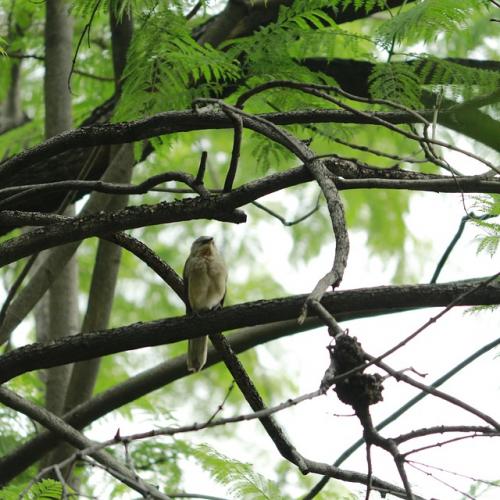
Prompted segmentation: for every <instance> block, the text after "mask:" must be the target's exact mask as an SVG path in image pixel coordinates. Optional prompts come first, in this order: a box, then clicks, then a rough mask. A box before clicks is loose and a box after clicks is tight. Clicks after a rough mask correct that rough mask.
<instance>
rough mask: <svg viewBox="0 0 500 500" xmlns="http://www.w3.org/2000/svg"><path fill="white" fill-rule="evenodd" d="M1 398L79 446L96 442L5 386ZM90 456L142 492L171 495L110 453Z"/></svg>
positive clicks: (84, 446)
mask: <svg viewBox="0 0 500 500" xmlns="http://www.w3.org/2000/svg"><path fill="white" fill-rule="evenodd" d="M0 401H1V402H2V403H3V404H4V405H6V406H8V407H10V408H13V409H14V410H16V411H19V412H21V413H23V414H25V415H27V416H28V417H29V418H31V419H33V420H35V421H36V422H38V423H40V424H41V425H43V426H44V427H46V428H47V429H50V430H51V431H52V432H54V433H56V434H58V435H59V436H61V437H63V439H65V440H67V441H68V442H69V443H71V444H72V445H73V446H75V447H76V448H78V449H84V448H92V447H93V446H94V445H95V442H94V441H91V440H90V439H87V438H86V437H85V436H84V435H83V434H81V433H80V432H78V431H77V430H76V429H74V428H73V427H71V426H70V425H68V424H67V423H66V422H64V420H62V419H61V418H59V417H57V416H56V415H54V414H53V413H51V412H49V411H47V410H46V409H45V408H41V407H38V406H36V405H35V404H33V403H31V402H29V401H27V400H26V399H24V398H22V397H20V396H19V395H17V394H16V393H14V392H12V391H10V390H9V389H7V388H5V387H0ZM91 456H92V457H93V458H94V459H95V460H96V461H97V462H99V463H100V464H102V465H104V466H105V467H106V470H108V471H109V472H110V474H112V475H113V476H115V477H116V478H117V479H118V480H120V481H122V482H123V483H124V484H126V485H127V486H129V487H130V488H132V489H134V490H135V491H137V492H139V493H140V494H142V495H145V496H146V495H147V496H149V497H151V498H158V499H161V500H165V499H167V498H168V497H167V496H165V495H163V494H162V493H160V491H159V490H158V489H157V488H155V487H154V486H151V485H150V484H148V483H146V482H145V481H143V480H142V479H141V478H140V477H139V476H137V474H135V473H133V472H132V471H130V470H129V469H128V468H127V467H125V466H124V465H123V464H122V463H121V462H119V461H118V460H116V459H115V458H113V457H112V456H111V455H109V454H108V453H106V452H103V451H96V452H94V453H91Z"/></svg>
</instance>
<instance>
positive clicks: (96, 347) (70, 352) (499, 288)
mask: <svg viewBox="0 0 500 500" xmlns="http://www.w3.org/2000/svg"><path fill="white" fill-rule="evenodd" d="M480 281H481V280H471V281H463V282H453V283H447V284H438V285H436V284H434V285H406V286H386V287H376V288H360V289H357V290H348V291H340V292H333V293H327V294H325V295H324V297H323V300H322V304H323V305H324V306H325V307H326V308H327V309H328V311H329V312H330V313H331V314H333V315H337V314H338V313H345V312H361V311H363V312H365V313H366V312H374V313H376V312H378V311H380V310H381V309H393V308H396V309H400V308H412V307H437V306H446V305H448V304H449V303H450V302H451V301H452V300H454V299H455V298H456V297H457V296H459V295H461V294H463V293H465V292H467V291H468V290H470V289H471V288H473V287H474V286H477V285H478V283H480ZM306 297H307V296H306V295H296V296H294V297H288V298H285V299H274V300H261V301H256V302H248V303H245V304H240V305H237V306H232V307H226V308H224V309H222V310H221V311H216V312H210V313H206V314H203V315H201V316H200V317H186V316H182V317H177V318H170V319H164V320H157V321H151V322H148V323H135V324H132V325H128V326H123V327H120V328H114V329H110V330H103V331H99V332H92V333H84V334H79V335H76V336H72V337H68V338H64V339H61V340H58V341H54V342H52V343H50V344H31V345H28V346H25V347H21V348H19V349H15V350H13V351H10V352H9V353H7V354H4V355H3V356H0V383H4V382H6V381H7V380H10V379H12V378H13V377H16V376H18V375H21V374H22V373H26V372H28V371H31V370H36V369H39V368H50V367H52V366H59V365H62V364H66V363H72V362H74V361H82V360H85V359H91V358H95V357H98V356H104V355H107V354H113V353H117V352H123V351H126V350H130V349H139V348H142V347H147V346H154V345H162V344H171V343H175V342H179V341H181V340H186V339H190V338H194V337H196V336H198V335H199V332H200V328H203V331H207V332H208V333H210V332H217V331H221V330H232V329H235V328H241V327H245V326H255V325H259V324H267V323H269V322H274V321H283V320H288V319H292V318H296V317H298V316H299V314H300V312H301V308H302V305H303V304H304V301H305V299H306ZM499 303H500V284H499V283H498V282H497V283H491V284H489V285H488V286H485V287H482V288H480V289H479V290H477V291H476V292H474V293H472V294H471V295H469V296H467V298H466V302H463V303H461V304H460V305H481V304H482V305H489V304H499Z"/></svg>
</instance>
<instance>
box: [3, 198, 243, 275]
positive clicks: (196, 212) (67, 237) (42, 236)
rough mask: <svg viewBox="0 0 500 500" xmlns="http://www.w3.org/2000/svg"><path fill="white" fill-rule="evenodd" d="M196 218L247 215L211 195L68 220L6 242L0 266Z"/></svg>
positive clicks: (231, 219)
mask: <svg viewBox="0 0 500 500" xmlns="http://www.w3.org/2000/svg"><path fill="white" fill-rule="evenodd" d="M0 217H1V215H0ZM195 219H217V220H221V221H225V222H235V223H241V222H245V221H246V216H245V214H244V213H242V212H239V211H234V210H230V209H229V210H227V209H224V206H223V205H221V203H220V200H219V199H218V197H216V196H210V197H205V198H190V199H185V200H182V201H176V202H172V203H159V204H157V205H141V206H132V207H127V208H125V209H123V210H118V211H115V212H104V213H99V214H94V215H86V216H82V217H74V218H68V219H67V220H64V221H62V222H58V223H56V224H52V225H50V226H47V227H44V228H40V229H35V230H33V231H30V232H29V233H25V234H23V235H22V236H19V237H17V238H13V239H11V240H8V241H7V242H5V243H4V244H3V245H1V249H0V252H1V254H2V255H1V257H0V266H2V265H5V264H8V263H10V262H14V261H15V260H17V259H19V258H22V257H26V256H28V255H30V254H32V253H35V252H39V251H41V250H44V249H47V248H53V247H55V246H59V245H63V244H65V243H69V242H72V241H78V240H82V239H85V238H89V237H91V236H103V235H106V234H108V233H114V232H117V231H122V230H124V229H131V228H135V227H144V226H150V225H155V224H168V223H171V222H181V221H187V220H195Z"/></svg>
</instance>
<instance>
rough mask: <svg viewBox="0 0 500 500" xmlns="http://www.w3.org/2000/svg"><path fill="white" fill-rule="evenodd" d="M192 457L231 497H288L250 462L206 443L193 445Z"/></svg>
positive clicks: (263, 498) (264, 499)
mask: <svg viewBox="0 0 500 500" xmlns="http://www.w3.org/2000/svg"><path fill="white" fill-rule="evenodd" d="M193 457H194V458H195V459H196V460H197V462H198V463H199V464H200V466H201V467H202V468H203V469H204V470H205V471H207V472H208V473H209V474H210V475H211V476H212V477H213V478H214V479H215V480H216V481H217V482H218V483H220V484H222V485H223V486H225V487H227V488H228V490H229V492H230V493H231V495H232V497H231V498H241V499H248V498H259V499H262V500H280V499H285V498H288V497H284V496H283V495H282V493H281V492H280V489H279V488H278V486H277V485H276V483H274V482H273V481H270V480H269V479H266V478H265V477H264V476H262V475H261V474H258V473H256V472H255V471H254V470H253V468H252V466H251V465H250V464H245V463H243V462H239V461H238V460H234V459H232V458H229V457H226V456H225V455H223V454H222V453H219V452H217V451H216V450H214V449H213V448H210V447H209V446H207V445H200V446H196V447H194V448H193Z"/></svg>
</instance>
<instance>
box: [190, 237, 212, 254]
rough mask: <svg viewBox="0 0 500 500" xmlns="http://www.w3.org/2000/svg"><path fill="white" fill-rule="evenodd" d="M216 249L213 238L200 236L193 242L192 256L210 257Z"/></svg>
mask: <svg viewBox="0 0 500 500" xmlns="http://www.w3.org/2000/svg"><path fill="white" fill-rule="evenodd" d="M214 249H215V243H214V239H213V238H212V236H200V237H199V238H196V239H195V240H194V241H193V244H192V245H191V254H192V255H195V254H201V255H205V254H207V255H209V254H211V253H212V251H213V250H214Z"/></svg>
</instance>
